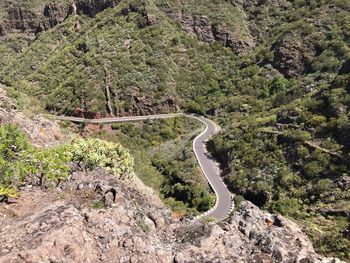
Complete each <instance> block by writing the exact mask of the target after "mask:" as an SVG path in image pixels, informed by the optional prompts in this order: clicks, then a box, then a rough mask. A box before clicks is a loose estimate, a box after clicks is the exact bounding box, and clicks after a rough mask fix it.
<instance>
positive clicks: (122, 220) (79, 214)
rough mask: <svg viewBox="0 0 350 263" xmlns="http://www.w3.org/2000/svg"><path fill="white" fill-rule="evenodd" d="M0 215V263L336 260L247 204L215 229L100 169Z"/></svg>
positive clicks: (291, 226)
mask: <svg viewBox="0 0 350 263" xmlns="http://www.w3.org/2000/svg"><path fill="white" fill-rule="evenodd" d="M135 180H136V179H135ZM0 212H1V217H0V244H1V248H0V262H58V261H59V262H140V263H141V262H142V263H148V262H149V263H154V262H169V263H170V262H177V263H181V262H340V261H339V260H335V259H326V258H323V257H321V256H319V255H317V254H316V253H315V251H314V250H313V248H312V245H311V243H310V241H309V240H308V238H307V237H306V236H305V235H304V234H303V233H302V232H301V230H300V228H299V227H298V226H297V225H296V224H295V223H293V222H291V221H290V220H287V219H285V218H283V217H281V216H278V215H277V216H274V215H270V214H267V213H265V212H263V211H261V210H260V209H258V208H257V207H256V206H254V205H253V204H251V203H249V202H244V203H243V205H242V206H241V208H240V210H239V211H237V212H235V213H234V214H233V215H232V216H231V217H230V218H229V219H228V220H227V221H225V222H222V223H219V224H214V225H205V224H202V223H200V222H197V223H183V222H178V221H175V220H174V219H172V217H171V213H170V211H169V210H167V209H166V208H164V207H163V206H162V204H161V202H160V201H159V199H158V198H156V197H155V195H154V194H153V193H152V192H151V191H150V190H149V189H148V188H147V187H145V186H144V185H142V183H140V181H138V180H136V181H135V182H130V181H125V180H122V181H120V180H119V181H118V179H116V178H115V177H114V176H111V175H109V174H107V173H106V172H105V171H103V170H96V171H93V172H89V173H85V172H79V171H77V172H75V173H73V175H72V177H71V178H70V180H69V181H67V182H66V183H64V184H63V185H62V186H61V187H60V189H54V190H50V191H49V192H45V191H42V190H41V189H37V188H28V187H27V188H26V190H23V191H22V195H21V197H20V198H19V200H17V201H16V202H15V203H12V204H9V205H1V204H0Z"/></svg>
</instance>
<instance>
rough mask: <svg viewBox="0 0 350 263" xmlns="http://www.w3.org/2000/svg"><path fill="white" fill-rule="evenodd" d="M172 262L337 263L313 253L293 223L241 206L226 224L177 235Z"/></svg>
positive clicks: (310, 246) (309, 243)
mask: <svg viewBox="0 0 350 263" xmlns="http://www.w3.org/2000/svg"><path fill="white" fill-rule="evenodd" d="M180 237H181V238H183V239H181V240H182V241H183V242H184V243H183V244H182V248H183V249H181V253H179V254H178V255H176V257H175V262H179V263H180V262H181V263H182V262H189V260H188V259H189V258H190V259H191V260H193V262H204V261H206V262H340V261H339V260H337V259H326V258H324V257H322V256H319V255H317V254H316V253H315V251H314V249H313V247H312V244H311V242H310V240H309V239H308V238H307V237H306V235H305V234H303V233H302V231H301V230H300V228H299V227H298V225H297V224H295V223H294V222H292V221H290V220H288V219H286V218H284V217H282V216H280V215H271V214H268V213H266V212H263V211H261V210H260V209H259V208H258V207H256V206H255V205H253V204H252V203H250V202H244V203H243V204H242V206H241V207H240V210H239V211H237V212H235V213H234V214H233V215H232V217H231V218H229V219H228V221H227V222H225V223H221V224H218V225H214V226H211V227H204V226H198V227H197V228H192V229H190V230H189V231H188V232H186V234H185V235H184V234H181V235H180Z"/></svg>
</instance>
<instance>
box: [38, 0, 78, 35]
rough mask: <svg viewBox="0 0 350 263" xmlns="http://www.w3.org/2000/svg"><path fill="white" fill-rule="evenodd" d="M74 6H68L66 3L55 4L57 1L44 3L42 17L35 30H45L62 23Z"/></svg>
mask: <svg viewBox="0 0 350 263" xmlns="http://www.w3.org/2000/svg"><path fill="white" fill-rule="evenodd" d="M73 10H74V8H73V7H72V8H68V7H67V5H63V4H57V3H49V4H46V5H45V8H44V13H43V15H44V16H43V18H41V21H40V22H39V26H38V27H37V31H38V32H40V31H46V30H49V29H51V28H53V27H54V26H56V25H58V24H59V23H62V22H63V21H64V20H65V19H66V18H67V17H68V15H69V14H70V12H72V11H73Z"/></svg>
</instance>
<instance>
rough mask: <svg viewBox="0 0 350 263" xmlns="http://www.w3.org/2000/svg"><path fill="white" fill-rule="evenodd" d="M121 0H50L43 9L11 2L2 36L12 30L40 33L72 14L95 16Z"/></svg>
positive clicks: (0, 23)
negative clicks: (66, 0) (69, 0)
mask: <svg viewBox="0 0 350 263" xmlns="http://www.w3.org/2000/svg"><path fill="white" fill-rule="evenodd" d="M119 2H120V1H119V0H101V1H100V0H78V1H76V2H73V1H72V3H71V4H63V3H56V2H48V3H47V4H45V5H44V7H43V9H41V10H37V11H33V10H30V9H26V8H24V7H22V6H21V5H20V4H18V3H12V2H10V6H9V7H8V12H7V16H6V18H5V20H3V21H0V36H5V35H6V34H8V33H12V32H17V31H19V32H25V33H31V34H34V33H38V32H42V31H46V30H49V29H51V28H53V27H54V26H56V25H57V24H59V23H62V22H63V21H64V20H65V19H66V18H67V17H68V16H69V15H71V14H76V13H78V14H84V15H88V16H91V17H94V16H95V15H96V14H98V13H99V12H102V11H103V10H105V9H106V8H110V7H111V8H113V7H115V6H116V5H118V4H119Z"/></svg>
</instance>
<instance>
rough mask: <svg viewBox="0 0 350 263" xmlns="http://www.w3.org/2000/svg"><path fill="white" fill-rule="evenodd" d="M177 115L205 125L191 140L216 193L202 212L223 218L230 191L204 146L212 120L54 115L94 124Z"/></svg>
mask: <svg viewBox="0 0 350 263" xmlns="http://www.w3.org/2000/svg"><path fill="white" fill-rule="evenodd" d="M177 116H186V117H189V118H193V119H196V120H198V121H200V122H202V123H203V124H204V125H205V130H204V131H203V132H202V133H201V134H199V135H198V136H197V137H196V138H195V139H194V141H193V150H194V153H195V155H196V158H197V161H198V163H199V165H200V167H201V169H202V171H203V173H204V175H205V176H206V178H207V180H208V182H209V184H210V186H211V187H212V188H213V190H214V192H215V194H216V203H215V206H214V208H213V209H211V210H210V211H208V212H206V213H205V214H204V216H205V217H211V218H216V219H217V220H223V219H225V218H226V217H227V215H228V214H229V213H230V210H231V208H232V198H231V193H230V192H229V191H228V189H227V187H226V185H225V184H224V183H223V181H222V180H221V177H220V169H219V167H218V164H217V163H216V162H215V161H214V160H213V159H212V158H211V156H210V155H209V154H208V152H207V150H206V146H205V142H206V141H207V140H208V139H209V138H210V137H211V136H212V135H214V134H215V133H217V132H218V131H219V130H220V128H219V126H218V125H216V124H215V123H214V122H213V121H211V120H209V119H207V118H204V117H202V116H195V115H187V114H183V113H174V114H158V115H148V116H133V117H116V118H101V119H84V118H76V117H67V116H60V117H56V119H58V120H62V121H72V122H85V123H95V124H106V123H114V122H134V121H141V120H152V119H166V118H173V117H177Z"/></svg>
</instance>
